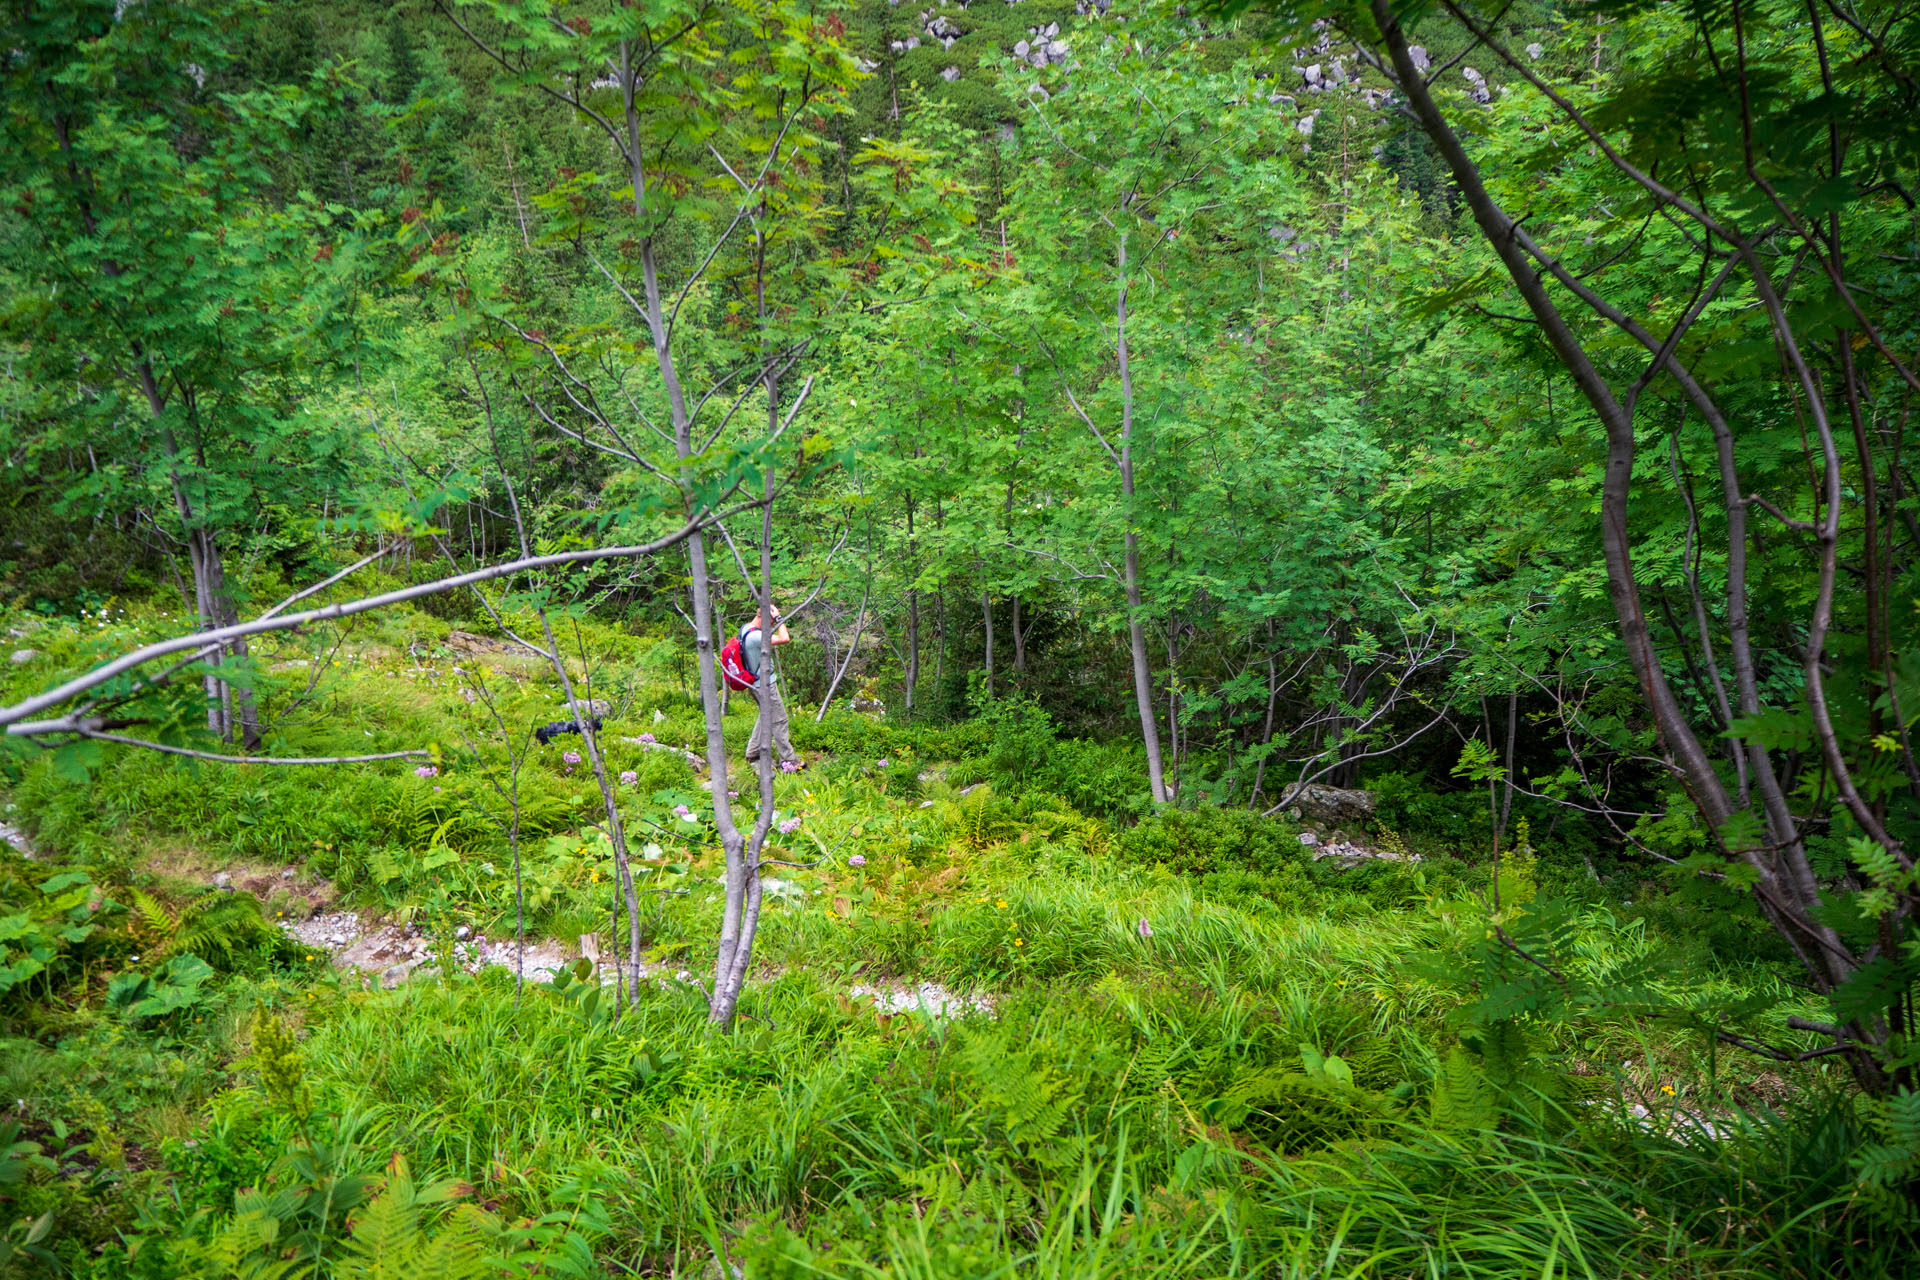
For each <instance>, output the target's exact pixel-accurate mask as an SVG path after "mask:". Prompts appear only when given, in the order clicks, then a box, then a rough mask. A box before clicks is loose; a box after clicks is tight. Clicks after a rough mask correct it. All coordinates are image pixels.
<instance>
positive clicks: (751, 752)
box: [720, 611, 806, 768]
mask: <svg viewBox="0 0 1920 1280" xmlns="http://www.w3.org/2000/svg"><path fill="white" fill-rule="evenodd" d="M765 622H766V619H765V617H764V616H763V615H755V617H754V618H753V620H752V621H750V622H748V623H747V624H746V625H744V626H742V627H741V628H740V634H739V636H738V637H737V638H735V639H733V640H729V641H728V642H727V644H726V646H725V647H724V648H722V649H721V650H720V673H721V675H723V676H724V677H725V678H726V681H727V686H728V687H729V688H732V689H751V690H752V691H753V696H754V698H755V699H756V700H757V701H758V702H759V704H760V714H759V716H758V717H757V718H756V719H755V720H754V722H753V736H751V737H750V738H748V739H747V763H748V764H753V763H754V762H756V761H757V760H759V759H760V755H761V753H762V752H764V751H768V750H771V751H772V752H773V753H774V757H773V758H774V763H776V764H785V763H787V762H788V761H792V762H794V763H795V764H797V765H799V766H800V767H801V768H805V767H806V765H805V762H804V761H802V760H801V759H800V757H799V755H798V754H797V753H796V752H795V751H794V749H793V740H792V738H790V737H789V736H788V730H787V704H786V700H785V699H783V698H782V697H781V696H780V689H779V681H780V676H779V673H778V672H777V671H772V670H767V668H768V667H769V666H771V665H772V664H771V663H769V662H768V657H769V655H768V648H769V647H770V646H771V647H773V648H778V647H779V646H780V645H783V644H788V643H790V642H791V641H792V640H793V637H792V636H790V635H788V634H787V624H786V623H785V622H783V621H781V618H780V615H779V613H778V612H777V611H776V612H775V613H774V615H773V632H772V634H771V635H769V634H768V633H767V630H766V626H765ZM762 671H766V678H765V679H764V680H763V679H761V672H762Z"/></svg>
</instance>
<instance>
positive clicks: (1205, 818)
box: [1118, 808, 1306, 876]
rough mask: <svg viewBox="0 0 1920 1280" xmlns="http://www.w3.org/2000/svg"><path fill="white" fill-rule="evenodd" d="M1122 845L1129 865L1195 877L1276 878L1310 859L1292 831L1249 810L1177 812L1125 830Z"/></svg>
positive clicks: (1122, 854)
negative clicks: (1240, 873) (1239, 874)
mask: <svg viewBox="0 0 1920 1280" xmlns="http://www.w3.org/2000/svg"><path fill="white" fill-rule="evenodd" d="M1118 845H1119V850H1120V856H1121V857H1123V858H1126V859H1128V860H1129V861H1133V862H1139V863H1145V864H1148V865H1153V864H1159V865H1161V866H1164V867H1166V868H1167V869H1168V870H1170V871H1174V872H1177V873H1179V874H1181V875H1191V876H1203V875H1207V874H1209V873H1211V872H1218V871H1252V872H1257V873H1260V874H1263V875H1272V874H1275V873H1277V872H1282V871H1284V870H1286V869H1288V868H1297V867H1298V866H1299V865H1300V864H1301V863H1302V862H1304V861H1306V858H1305V857H1303V855H1302V854H1301V852H1300V848H1301V846H1300V839H1299V837H1298V836H1297V835H1295V834H1294V832H1293V831H1292V830H1291V829H1290V828H1289V827H1287V826H1286V825H1284V824H1282V823H1278V822H1275V821H1273V820H1272V819H1270V818H1262V817H1260V816H1259V815H1258V814H1255V813H1249V812H1248V811H1247V810H1245V809H1214V808H1206V809H1172V810H1169V811H1167V812H1165V813H1162V814H1159V815H1157V816H1155V817H1153V818H1150V819H1148V820H1147V821H1145V822H1142V823H1140V824H1139V825H1138V826H1136V827H1133V828H1132V829H1130V830H1128V831H1125V832H1122V833H1121V835H1120V839H1119V841H1118Z"/></svg>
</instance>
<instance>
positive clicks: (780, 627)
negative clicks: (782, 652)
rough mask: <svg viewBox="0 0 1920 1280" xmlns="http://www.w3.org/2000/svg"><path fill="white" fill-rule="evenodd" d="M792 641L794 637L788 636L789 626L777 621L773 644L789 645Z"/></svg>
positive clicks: (774, 627) (774, 626)
mask: <svg viewBox="0 0 1920 1280" xmlns="http://www.w3.org/2000/svg"><path fill="white" fill-rule="evenodd" d="M792 640H793V637H792V636H790V635H788V634H787V624H786V623H784V622H781V621H779V620H777V619H776V620H775V622H774V624H773V642H774V643H775V644H787V643H790V642H791V641H792Z"/></svg>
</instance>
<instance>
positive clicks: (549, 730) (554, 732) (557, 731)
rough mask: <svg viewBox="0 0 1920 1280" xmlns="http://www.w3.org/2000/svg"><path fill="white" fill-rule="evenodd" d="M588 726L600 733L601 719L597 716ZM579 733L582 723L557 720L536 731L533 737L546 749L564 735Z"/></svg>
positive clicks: (591, 719) (589, 721)
mask: <svg viewBox="0 0 1920 1280" xmlns="http://www.w3.org/2000/svg"><path fill="white" fill-rule="evenodd" d="M587 724H588V725H589V726H590V727H591V728H592V729H593V731H594V732H595V733H598V732H600V720H599V717H597V716H596V717H592V718H590V719H588V721H587ZM579 732H580V722H579V721H578V720H556V721H554V722H553V723H552V724H543V725H541V726H540V727H539V728H538V729H535V730H534V731H533V736H534V737H536V738H538V739H540V745H541V746H543V747H544V746H547V745H549V744H551V743H552V742H553V740H554V739H555V738H557V737H559V736H560V735H561V734H563V733H579Z"/></svg>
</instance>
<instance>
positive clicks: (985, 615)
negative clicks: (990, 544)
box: [980, 569, 994, 698]
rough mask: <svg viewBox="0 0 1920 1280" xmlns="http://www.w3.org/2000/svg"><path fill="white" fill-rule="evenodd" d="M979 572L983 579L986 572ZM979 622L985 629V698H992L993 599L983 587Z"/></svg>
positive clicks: (983, 570)
mask: <svg viewBox="0 0 1920 1280" xmlns="http://www.w3.org/2000/svg"><path fill="white" fill-rule="evenodd" d="M980 572H981V577H982V578H984V577H985V576H986V570H985V569H982V570H981V571H980ZM980 620H981V622H983V623H984V624H985V625H986V628H987V696H988V697H989V698H991V697H993V696H994V694H993V598H992V597H991V596H989V595H988V594H987V589H986V588H985V587H984V586H983V587H981V588H980Z"/></svg>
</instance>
